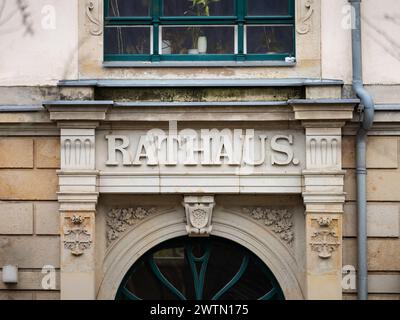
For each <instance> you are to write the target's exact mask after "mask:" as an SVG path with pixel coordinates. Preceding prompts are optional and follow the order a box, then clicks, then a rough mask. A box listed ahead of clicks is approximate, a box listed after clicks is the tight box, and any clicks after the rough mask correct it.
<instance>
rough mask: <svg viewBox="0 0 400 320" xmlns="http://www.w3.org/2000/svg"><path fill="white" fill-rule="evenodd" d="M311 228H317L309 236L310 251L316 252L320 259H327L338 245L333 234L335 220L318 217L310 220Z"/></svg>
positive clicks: (336, 237)
mask: <svg viewBox="0 0 400 320" xmlns="http://www.w3.org/2000/svg"><path fill="white" fill-rule="evenodd" d="M312 227H313V228H317V230H316V231H314V232H313V234H312V236H311V242H310V245H311V249H312V250H313V251H316V252H318V256H319V257H320V258H321V259H329V258H330V257H331V256H332V252H334V251H335V250H336V249H337V247H338V246H339V245H340V241H339V237H338V236H337V234H336V232H335V228H336V227H337V219H332V218H331V217H320V218H318V219H312Z"/></svg>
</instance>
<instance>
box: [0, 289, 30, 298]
mask: <svg viewBox="0 0 400 320" xmlns="http://www.w3.org/2000/svg"><path fill="white" fill-rule="evenodd" d="M0 300H33V292H31V291H14V290H4V291H3V290H1V291H0Z"/></svg>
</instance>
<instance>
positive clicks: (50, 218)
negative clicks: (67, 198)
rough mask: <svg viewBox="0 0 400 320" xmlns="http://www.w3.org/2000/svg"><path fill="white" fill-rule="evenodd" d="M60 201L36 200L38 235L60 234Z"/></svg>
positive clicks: (36, 230)
mask: <svg viewBox="0 0 400 320" xmlns="http://www.w3.org/2000/svg"><path fill="white" fill-rule="evenodd" d="M58 207H59V205H58V202H55V201H52V202H50V201H49V202H47V201H46V202H35V233H36V234H38V235H58V234H60V230H59V229H60V214H59V212H58Z"/></svg>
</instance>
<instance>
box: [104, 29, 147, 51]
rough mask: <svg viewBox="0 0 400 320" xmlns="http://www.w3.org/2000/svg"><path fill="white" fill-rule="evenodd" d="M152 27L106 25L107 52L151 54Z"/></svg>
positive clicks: (105, 41) (105, 47) (105, 46)
mask: <svg viewBox="0 0 400 320" xmlns="http://www.w3.org/2000/svg"><path fill="white" fill-rule="evenodd" d="M150 30H151V29H150V27H106V28H105V31H104V53H105V54H150Z"/></svg>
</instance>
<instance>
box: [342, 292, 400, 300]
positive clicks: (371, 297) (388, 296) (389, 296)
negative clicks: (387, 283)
mask: <svg viewBox="0 0 400 320" xmlns="http://www.w3.org/2000/svg"><path fill="white" fill-rule="evenodd" d="M368 299H369V300H400V294H369V295H368ZM343 300H357V294H356V293H346V294H344V295H343Z"/></svg>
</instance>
